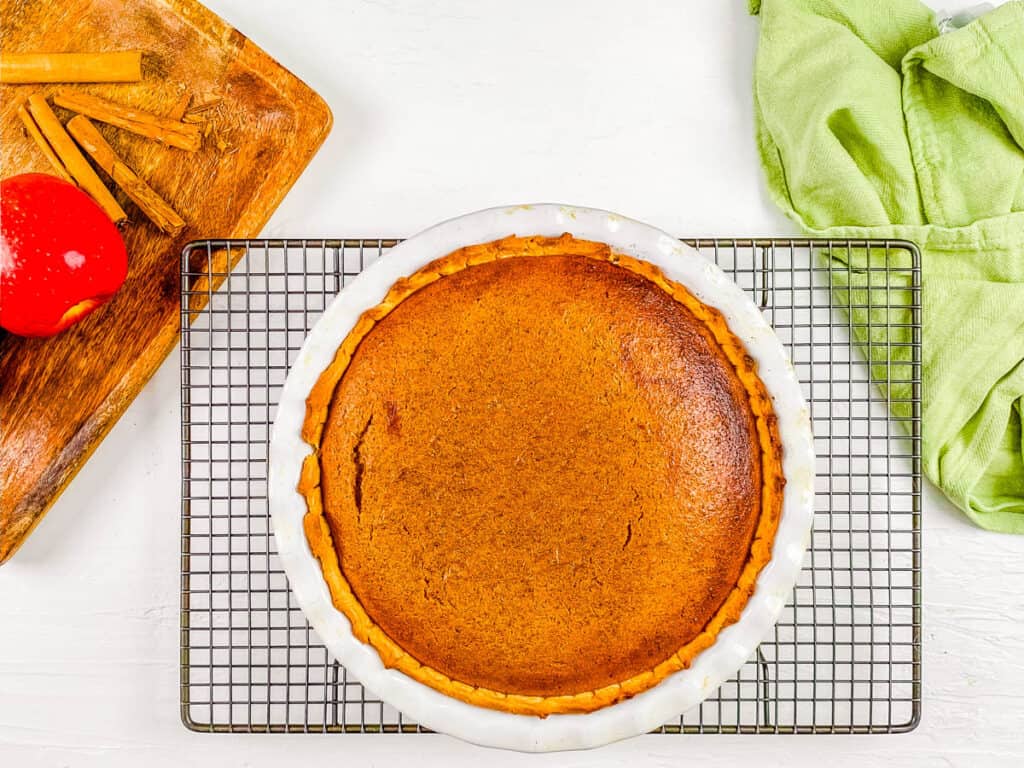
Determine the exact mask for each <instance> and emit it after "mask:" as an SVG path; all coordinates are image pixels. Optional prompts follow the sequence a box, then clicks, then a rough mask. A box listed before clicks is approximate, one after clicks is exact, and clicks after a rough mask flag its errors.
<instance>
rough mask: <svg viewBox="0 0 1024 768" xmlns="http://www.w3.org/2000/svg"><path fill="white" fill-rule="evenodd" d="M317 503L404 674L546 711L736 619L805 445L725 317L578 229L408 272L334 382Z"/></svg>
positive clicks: (322, 544) (357, 338) (355, 335)
mask: <svg viewBox="0 0 1024 768" xmlns="http://www.w3.org/2000/svg"><path fill="white" fill-rule="evenodd" d="M303 439H304V440H305V441H306V442H307V443H309V445H310V446H311V447H312V449H313V450H312V452H311V453H310V455H309V456H308V457H306V459H305V461H304V463H303V466H302V471H301V477H300V479H299V484H298V488H299V491H300V493H301V494H302V495H303V497H304V498H305V500H306V504H307V508H308V511H307V513H306V515H305V517H304V521H303V523H304V530H305V533H306V537H307V539H308V542H309V545H310V549H311V550H312V552H313V554H314V555H315V556H316V558H317V559H318V560H319V562H320V567H321V570H322V572H323V576H324V579H325V581H326V583H327V586H328V588H329V590H330V594H331V598H332V601H333V603H334V605H335V606H336V607H337V609H338V610H340V611H341V612H343V613H344V614H345V616H346V617H347V618H348V619H349V622H350V623H351V626H352V631H353V633H354V635H355V636H356V637H357V638H358V639H359V640H360V641H361V642H363V643H367V644H369V645H370V646H372V647H373V648H374V649H376V651H377V653H378V654H379V655H380V658H381V659H382V661H383V663H384V664H385V665H386V666H388V667H392V668H395V669H398V670H400V671H401V672H403V673H405V674H406V675H408V676H409V677H412V678H413V679H415V680H417V681H419V682H421V683H424V684H426V685H428V686H431V687H433V688H435V689H437V690H439V691H441V692H443V693H445V694H448V695H450V696H453V697H455V698H457V699H461V700H463V701H466V702H469V703H471V704H475V705H479V706H483V707H489V708H493V709H498V710H504V711H508V712H514V713H521V714H533V715H540V716H545V715H549V714H555V713H568V712H589V711H593V710H596V709H599V708H601V707H604V706H608V705H610V704H613V703H615V702H617V701H620V700H622V699H624V698H628V697H630V696H634V695H636V694H638V693H640V692H642V691H644V690H646V689H648V688H650V687H652V686H654V685H655V684H657V683H658V682H659V681H661V680H663V679H664V678H665V677H667V676H668V675H670V674H672V673H673V672H676V671H677V670H680V669H684V668H686V667H688V666H689V665H690V663H691V661H692V660H693V659H694V657H695V656H696V655H697V654H698V653H700V652H701V651H702V650H703V649H705V648H708V647H709V646H710V645H712V644H713V643H714V642H715V640H716V638H717V636H718V634H719V632H720V631H721V630H722V629H723V628H724V627H726V626H728V625H729V624H731V623H733V622H735V621H736V620H737V619H738V617H739V616H740V613H741V612H742V611H743V608H744V606H745V604H746V603H747V600H748V598H749V597H750V595H751V593H752V592H753V589H754V586H755V583H756V581H757V576H758V573H759V572H760V570H761V568H762V567H763V566H764V565H765V563H766V562H767V561H768V560H769V558H770V556H771V547H772V541H773V538H774V535H775V531H776V528H777V527H778V523H779V517H780V514H781V506H782V495H783V486H784V483H785V480H784V478H783V474H782V466H781V459H782V450H781V443H780V440H779V435H778V429H777V425H776V418H775V414H774V412H773V410H772V402H771V398H770V397H769V395H768V393H767V391H766V389H765V387H764V385H763V384H762V382H761V380H760V378H759V377H758V374H757V370H756V365H755V362H754V360H753V359H752V358H751V357H750V356H749V355H748V354H747V352H746V350H745V348H744V346H743V344H742V343H741V342H740V340H739V339H737V337H736V336H735V335H734V334H733V333H732V332H731V331H730V330H729V328H728V326H727V324H726V322H725V319H724V318H723V316H722V314H721V313H719V312H718V311H717V310H715V309H713V308H711V307H709V306H707V305H705V304H703V303H702V302H701V301H699V300H698V299H696V298H695V297H694V296H693V295H692V294H690V293H689V292H688V291H687V290H686V288H684V287H683V286H682V285H679V284H677V283H675V282H672V281H671V280H669V279H667V278H666V277H665V276H664V275H663V274H662V273H661V271H660V270H659V269H658V268H656V267H655V266H653V265H652V264H650V263H648V262H645V261H640V260H638V259H635V258H632V257H630V256H627V255H624V254H621V253H617V252H614V251H613V250H612V249H611V248H610V247H609V246H607V245H605V244H603V243H597V242H591V241H586V240H579V239H575V238H573V237H572V236H570V235H563V236H561V237H556V238H548V237H507V238H505V239H502V240H497V241H495V242H491V243H486V244H482V245H470V246H467V247H465V248H461V249H459V250H457V251H455V252H454V253H451V254H449V255H448V256H445V257H443V258H441V259H438V260H437V261H434V262H433V263H431V264H429V265H427V266H426V267H424V268H423V269H421V270H419V271H418V272H416V273H414V274H413V275H411V276H410V277H408V278H404V279H401V280H399V281H398V282H397V283H395V285H394V286H393V287H392V288H391V290H390V292H389V293H388V294H387V296H386V297H385V299H384V300H383V302H381V303H380V304H379V305H378V306H376V307H374V308H373V309H371V310H369V311H367V312H366V313H364V314H363V315H362V317H361V318H360V319H359V321H358V322H357V323H356V325H355V327H354V328H353V330H352V331H351V332H350V333H349V334H348V336H347V337H346V338H345V340H344V341H343V342H342V344H341V345H340V347H339V348H338V351H337V354H336V356H335V357H334V360H333V362H332V363H331V364H330V365H329V366H328V368H327V369H326V370H325V371H324V372H323V373H322V374H321V376H320V378H319V379H318V381H317V383H316V385H315V386H314V387H313V389H312V391H311V393H310V395H309V397H308V400H307V407H306V418H305V422H304V424H303Z"/></svg>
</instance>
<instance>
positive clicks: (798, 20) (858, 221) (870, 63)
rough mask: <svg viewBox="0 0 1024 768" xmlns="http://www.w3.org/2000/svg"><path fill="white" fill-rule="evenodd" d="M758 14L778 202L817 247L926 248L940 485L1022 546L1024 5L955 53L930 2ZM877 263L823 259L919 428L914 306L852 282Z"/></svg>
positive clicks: (901, 288) (761, 90) (779, 3)
mask: <svg viewBox="0 0 1024 768" xmlns="http://www.w3.org/2000/svg"><path fill="white" fill-rule="evenodd" d="M755 5H757V6H758V8H759V11H760V16H761V35H760V43H759V47H758V53H757V60H756V64H755V77H754V103H755V116H756V122H757V143H758V147H759V151H760V156H761V161H762V164H763V166H764V169H765V173H766V177H767V182H768V188H769V192H770V194H771V197H772V199H773V200H774V201H775V202H776V203H777V204H778V205H779V206H780V207H781V208H782V210H783V211H784V212H785V213H786V214H787V215H788V216H790V217H791V218H792V219H793V220H794V221H796V222H797V223H798V224H799V225H800V227H801V228H802V229H803V230H804V231H805V232H806V233H808V234H811V235H816V236H822V237H832V238H854V237H874V238H890V239H895V238H904V239H909V240H913V241H914V242H916V243H917V244H918V245H919V247H920V248H921V250H922V286H923V290H922V303H923V360H922V362H923V395H924V407H923V413H922V421H923V425H922V426H923V444H922V455H923V460H924V461H923V463H924V468H925V472H926V474H927V475H928V476H929V477H930V478H931V479H932V480H933V481H934V482H935V483H936V484H937V485H938V486H939V487H940V488H941V489H942V490H943V491H944V492H945V493H946V495H947V496H949V498H950V499H952V500H953V501H954V502H955V503H956V504H957V505H958V506H959V507H960V508H961V509H963V510H964V512H965V513H966V514H967V515H968V516H969V517H971V519H973V520H974V521H975V522H976V523H978V524H979V525H981V526H983V527H985V528H990V529H993V530H1000V531H1008V532H1016V533H1024V445H1022V440H1024V436H1022V430H1021V403H1022V402H1024V149H1022V141H1021V140H1022V137H1024V3H1022V2H1020V0H1015V1H1014V2H1010V3H1007V4H1005V5H1003V6H1000V7H999V8H997V9H995V10H994V11H991V12H990V13H988V14H986V15H984V16H982V17H981V18H979V19H977V20H975V21H973V22H971V23H970V24H968V25H967V26H965V27H963V28H961V29H958V30H955V31H952V32H949V33H948V34H944V35H940V34H939V32H938V30H937V28H936V25H935V20H934V18H933V15H932V13H931V11H930V10H929V9H927V8H926V7H925V6H923V5H921V4H920V3H918V2H917V1H916V0H885V2H882V3H880V2H877V0H762V2H760V3H759V4H754V3H752V4H751V8H752V11H754V12H756V11H757V10H758V8H755V7H754V6H755ZM839 250H841V249H839ZM867 257H868V256H867V255H865V254H857V253H842V252H839V251H838V250H837V251H836V252H832V253H824V254H823V258H824V259H825V260H826V262H827V263H834V264H836V265H839V266H842V267H843V269H841V270H836V271H835V272H834V274H836V275H840V274H844V275H847V277H846V278H845V280H846V281H847V283H848V284H840V285H836V286H833V292H834V294H835V296H836V298H837V300H838V301H840V302H842V303H844V304H845V305H846V306H848V307H849V308H850V312H851V319H852V321H851V326H852V327H853V329H854V339H853V342H854V344H855V345H856V346H858V347H859V348H860V349H861V350H862V351H863V352H864V353H865V355H866V357H867V361H868V363H869V366H870V368H871V373H872V377H873V378H874V380H875V381H876V382H877V383H879V384H880V385H881V386H882V389H883V393H884V394H885V396H886V397H887V398H888V399H889V402H890V407H891V408H892V410H893V412H894V413H895V414H897V415H902V416H906V415H907V410H906V409H907V403H908V402H909V399H910V385H909V380H910V378H911V377H910V376H909V375H905V374H906V372H907V367H908V366H909V364H910V359H909V356H908V345H909V343H910V342H909V340H908V336H907V334H908V333H909V331H908V329H907V326H909V323H908V322H907V320H908V314H907V313H909V304H910V288H909V286H906V285H903V283H901V282H900V281H901V280H903V277H902V276H901V275H902V273H899V272H898V271H894V272H893V273H892V274H891V275H890V278H889V281H888V282H889V286H890V287H889V290H888V291H886V292H884V295H880V293H879V292H878V291H877V290H876V289H874V288H873V286H872V285H871V282H870V280H871V275H872V274H873V273H872V271H871V270H870V269H847V268H846V265H847V264H848V263H849V262H850V261H851V259H853V260H855V261H856V260H858V259H859V260H861V261H863V260H864V259H865V258H867ZM862 266H863V265H862ZM869 266H870V265H869ZM889 266H890V267H898V265H892V264H890V265H889ZM903 269H905V266H904V267H903Z"/></svg>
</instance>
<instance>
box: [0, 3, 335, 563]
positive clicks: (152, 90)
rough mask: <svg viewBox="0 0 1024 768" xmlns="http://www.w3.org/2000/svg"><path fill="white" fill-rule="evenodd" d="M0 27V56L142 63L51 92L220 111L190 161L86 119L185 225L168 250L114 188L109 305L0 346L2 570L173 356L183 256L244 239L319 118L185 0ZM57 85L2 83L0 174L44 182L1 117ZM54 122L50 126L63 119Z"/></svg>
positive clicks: (253, 52)
mask: <svg viewBox="0 0 1024 768" xmlns="http://www.w3.org/2000/svg"><path fill="white" fill-rule="evenodd" d="M0 19H3V22H2V23H0V52H22V51H24V52H59V51H96V50H126V49H140V50H142V51H145V52H146V53H145V54H144V59H143V74H144V78H143V80H142V82H139V83H126V84H110V85H80V86H79V85H76V86H63V87H74V88H81V89H82V90H83V91H84V92H88V93H94V94H96V95H100V96H105V97H107V98H110V99H113V100H116V101H119V102H123V103H125V104H130V105H132V106H135V107H138V108H141V109H145V110H148V111H152V112H157V113H160V114H168V113H170V112H171V111H172V110H173V109H174V106H175V105H176V104H177V103H178V102H179V99H180V98H181V94H182V93H183V92H184V91H186V90H187V91H190V92H191V93H192V94H194V97H193V104H196V103H204V102H213V101H215V100H216V99H221V100H222V101H221V102H220V103H219V104H217V105H216V106H215V107H214V108H212V109H211V110H210V111H209V113H208V119H209V122H210V123H211V124H212V125H213V129H214V131H215V132H211V135H210V136H209V137H207V138H206V140H205V141H204V145H203V148H202V149H201V150H200V151H199V152H196V153H189V152H184V151H182V150H177V149H169V148H165V147H163V146H160V145H158V144H156V143H155V142H152V141H148V140H146V139H144V138H141V137H138V136H134V135H133V134H129V133H126V132H124V131H120V130H118V129H116V128H112V127H110V126H106V125H102V124H100V123H97V126H98V128H99V130H100V131H101V132H102V133H103V135H104V136H105V137H106V139H107V140H108V141H109V142H110V144H111V145H112V146H113V147H114V149H115V150H116V151H117V152H118V153H119V154H120V155H121V156H122V157H123V158H124V159H125V161H126V162H127V163H128V165H129V166H131V167H132V168H134V169H135V170H136V171H137V172H138V173H139V175H140V176H141V177H142V178H144V179H146V180H147V181H148V182H149V184H150V186H152V187H153V188H154V189H155V190H156V191H157V192H158V193H160V194H161V195H162V196H163V197H164V198H165V199H166V200H167V201H168V202H170V203H171V205H172V206H173V207H174V208H175V209H176V210H177V211H178V212H179V213H180V214H181V215H182V216H183V217H184V219H185V220H186V221H187V222H188V224H189V226H188V228H187V229H186V230H185V232H184V233H183V234H182V235H180V236H179V237H177V238H172V237H168V236H166V235H163V234H161V233H160V232H159V230H157V229H156V228H155V227H154V226H153V225H152V224H150V223H148V222H147V221H146V220H145V218H144V217H143V216H142V214H141V212H140V211H139V210H138V209H137V208H136V207H135V206H134V204H133V203H131V202H130V201H129V200H128V199H127V198H126V197H125V196H124V195H123V194H122V193H120V192H119V191H116V192H115V196H116V197H117V199H118V201H119V202H120V203H121V205H122V207H123V208H124V209H125V210H126V211H127V212H128V215H129V217H130V219H131V221H130V222H129V223H128V224H127V225H126V226H125V228H124V230H123V234H124V239H125V243H126V245H127V247H128V254H129V273H128V279H127V281H126V282H125V284H124V286H123V287H122V288H121V290H120V291H119V292H118V294H117V295H116V296H115V297H114V298H113V299H112V300H111V301H110V302H108V303H107V304H106V305H105V306H103V307H101V308H100V309H98V310H97V311H96V312H94V313H93V314H92V315H90V316H89V317H87V318H86V319H85V320H84V321H82V322H81V323H79V324H78V325H75V326H72V328H70V329H69V330H67V331H65V332H64V333H62V334H60V335H58V336H56V337H54V338H50V339H25V338H19V337H15V336H13V335H9V334H4V335H2V336H0V484H2V485H0V563H2V562H3V561H5V560H6V559H7V558H9V557H10V556H11V554H12V553H13V552H14V551H15V550H16V549H17V548H18V546H19V545H20V544H21V542H22V541H23V540H24V539H25V537H26V536H27V535H28V534H29V532H31V530H32V529H33V528H34V527H35V525H36V523H38V522H39V520H40V519H41V518H42V516H43V515H44V514H45V513H46V511H47V509H48V508H49V507H50V505H51V504H52V503H53V502H54V500H55V499H56V498H57V496H58V495H59V494H60V492H61V491H62V490H63V489H64V487H65V486H66V485H67V484H68V482H69V481H70V480H71V478H72V477H74V475H75V473H76V472H77V471H78V470H79V469H80V468H81V466H82V464H83V463H84V462H85V460H86V459H87V458H88V457H89V455H90V454H91V453H92V451H93V449H95V447H96V446H97V444H98V443H99V442H100V440H102V439H103V437H104V435H106V434H107V432H108V431H109V430H110V428H111V426H113V424H114V422H115V421H117V419H118V417H119V416H120V415H121V414H122V413H124V411H125V409H126V408H127V407H128V404H129V403H130V402H131V401H132V400H133V399H134V397H135V395H137V394H138V393H139V390H141V389H142V387H143V385H144V384H145V383H146V381H148V380H149V378H150V376H152V375H153V373H154V371H156V369H157V367H159V365H160V363H161V362H162V361H163V359H164V358H165V357H166V356H167V354H168V353H169V352H170V351H171V349H172V348H173V347H174V344H175V342H176V340H177V338H178V333H179V330H180V304H179V295H180V287H181V286H180V280H181V278H180V274H181V271H180V263H179V258H180V253H181V248H182V246H183V245H184V244H185V243H186V242H187V241H188V240H192V239H196V238H198V237H251V236H255V235H256V234H258V233H259V231H260V229H261V228H262V226H263V224H264V223H265V222H266V221H267V219H268V218H269V217H270V214H271V213H272V212H273V210H274V208H275V207H276V206H277V205H278V203H280V202H281V199H282V198H283V197H284V195H285V193H286V192H287V191H288V189H289V188H290V187H291V186H292V184H293V183H294V182H295V180H296V178H298V176H299V174H300V173H301V172H302V170H303V168H305V166H306V164H307V163H308V162H309V160H310V159H311V158H312V156H313V154H314V153H315V152H316V150H317V149H318V148H319V146H320V144H321V143H323V141H324V139H325V138H326V136H327V133H328V131H330V127H331V113H330V110H329V109H328V108H327V105H326V104H325V103H324V101H323V100H322V99H321V98H320V97H319V96H318V95H317V94H316V93H314V92H313V91H312V90H311V89H310V88H309V87H308V86H307V85H305V84H304V83H303V82H301V81H300V80H298V79H297V78H296V77H295V76H294V75H292V74H291V73H289V72H288V71H287V70H285V69H284V68H283V67H282V66H281V65H280V64H278V63H277V62H275V61H274V60H273V59H271V58H270V57H269V56H268V55H267V54H266V53H264V52H263V51H262V50H260V49H259V48H257V47H256V46H255V45H253V44H252V43H251V42H250V41H249V40H247V39H246V37H245V36H244V35H243V34H241V33H240V32H239V31H238V30H236V29H233V28H231V27H230V26H228V25H227V24H225V23H224V22H223V21H222V20H221V19H220V18H218V17H217V16H215V15H214V14H213V13H211V12H210V11H209V10H207V9H206V8H204V7H203V6H201V5H200V4H198V3H196V2H193V0H61V2H59V3H54V2H49V0H0ZM55 87H59V86H36V85H20V86H0V172H2V174H3V176H4V177H7V176H13V175H15V174H18V173H24V172H29V171H41V172H47V173H49V172H51V171H50V169H49V167H48V165H47V163H46V160H45V159H44V158H43V156H42V154H41V153H40V152H39V150H38V149H37V148H36V146H35V145H34V144H33V143H32V142H31V140H30V139H29V138H27V137H26V136H25V134H24V132H23V130H22V125H21V122H20V121H19V120H18V118H17V115H16V114H15V110H16V108H17V107H18V105H19V104H21V103H22V102H24V101H25V99H26V98H27V97H28V96H29V95H30V94H31V93H34V92H36V91H42V92H44V93H49V92H50V91H51V90H52V89H53V88H55ZM56 112H57V114H58V116H59V117H61V118H62V119H63V120H64V121H66V120H67V119H68V118H69V117H70V116H71V115H70V113H68V112H65V111H62V110H60V109H57V110H56ZM218 139H219V141H218ZM100 176H101V178H104V180H105V181H107V179H106V177H105V176H104V174H103V173H102V172H101V173H100ZM197 268H199V267H197ZM0 300H2V298H0ZM2 333H3V332H2V331H0V334H2ZM68 513H69V514H73V510H68Z"/></svg>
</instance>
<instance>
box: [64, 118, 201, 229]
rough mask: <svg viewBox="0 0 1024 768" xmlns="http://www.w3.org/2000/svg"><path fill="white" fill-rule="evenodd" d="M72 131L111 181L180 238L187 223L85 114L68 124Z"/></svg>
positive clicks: (143, 210)
mask: <svg viewBox="0 0 1024 768" xmlns="http://www.w3.org/2000/svg"><path fill="white" fill-rule="evenodd" d="M68 131H70V133H71V135H72V136H74V137H75V141H77V142H78V145H79V146H80V147H81V148H82V149H84V150H85V151H86V152H88V153H89V156H90V157H91V158H92V159H93V160H95V161H96V164H97V165H98V166H99V167H100V168H102V169H103V170H104V171H105V172H106V174H107V175H108V176H110V178H112V179H113V180H114V183H115V184H117V186H119V187H120V188H121V189H123V190H124V193H125V194H126V195H128V197H130V198H131V199H132V200H133V201H134V202H135V204H136V205H137V206H139V208H140V209H141V210H142V212H143V213H144V214H146V216H147V217H148V218H149V220H150V221H152V222H153V223H154V224H156V225H157V226H158V227H159V228H160V229H161V230H163V231H164V232H166V233H167V234H169V235H179V234H181V231H182V230H183V229H184V228H185V220H184V219H182V218H181V216H179V215H178V214H177V212H176V211H175V210H174V209H173V208H171V206H170V205H168V204H167V202H166V201H165V200H164V199H163V198H162V197H160V195H158V194H157V193H156V192H154V191H153V189H152V187H150V186H149V185H148V184H147V183H146V182H144V181H143V180H142V179H140V178H139V177H138V175H137V174H136V173H135V171H133V170H132V169H131V168H129V167H128V166H127V164H125V162H124V161H123V160H122V159H121V158H120V157H118V156H117V153H116V152H114V150H113V148H112V147H111V146H110V145H109V144H108V143H107V141H106V139H104V138H103V136H102V135H100V132H99V131H98V130H96V126H95V125H93V124H92V123H91V122H89V118H87V117H85V115H76V116H75V117H73V118H71V120H69V121H68Z"/></svg>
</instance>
